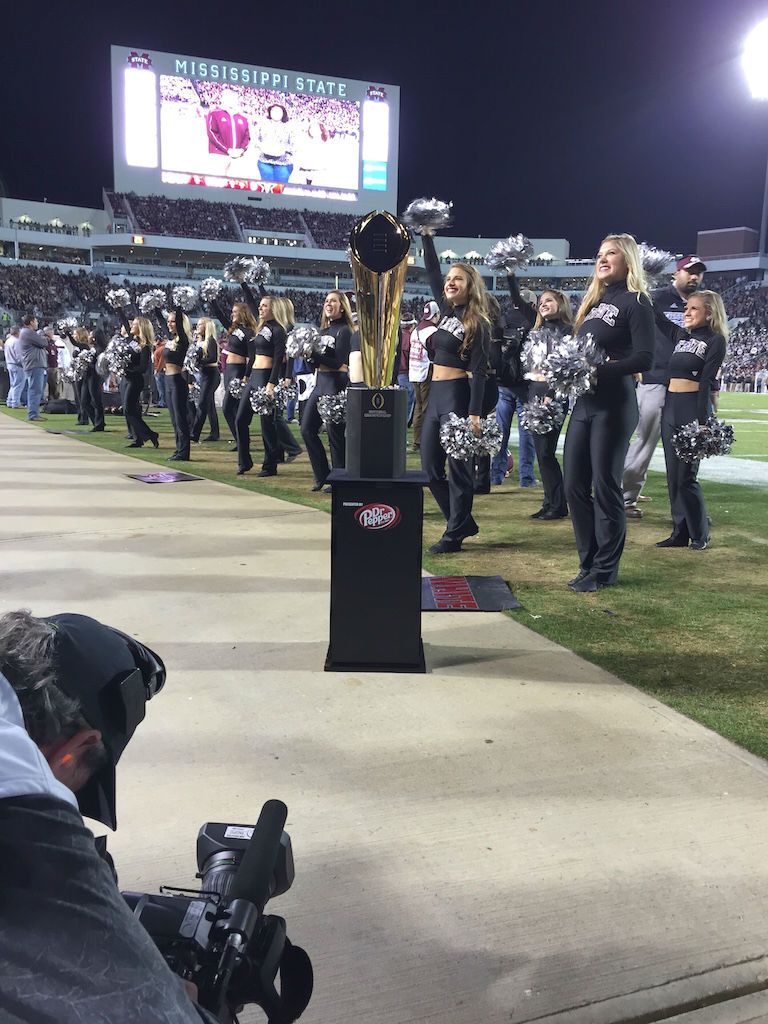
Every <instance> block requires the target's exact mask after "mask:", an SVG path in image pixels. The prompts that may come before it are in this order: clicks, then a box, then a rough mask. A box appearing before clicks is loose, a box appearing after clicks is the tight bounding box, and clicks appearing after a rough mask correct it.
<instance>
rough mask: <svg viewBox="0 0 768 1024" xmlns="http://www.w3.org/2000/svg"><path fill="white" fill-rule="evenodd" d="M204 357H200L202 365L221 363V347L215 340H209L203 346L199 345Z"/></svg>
mask: <svg viewBox="0 0 768 1024" xmlns="http://www.w3.org/2000/svg"><path fill="white" fill-rule="evenodd" d="M198 348H199V349H200V351H201V353H202V355H201V356H200V365H201V366H209V365H212V364H218V362H219V345H218V342H217V341H216V339H215V338H209V339H208V340H207V341H205V342H203V344H202V345H200V344H198Z"/></svg>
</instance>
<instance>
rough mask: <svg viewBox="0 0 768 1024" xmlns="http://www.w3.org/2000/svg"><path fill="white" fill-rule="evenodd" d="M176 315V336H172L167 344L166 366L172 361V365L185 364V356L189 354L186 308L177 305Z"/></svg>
mask: <svg viewBox="0 0 768 1024" xmlns="http://www.w3.org/2000/svg"><path fill="white" fill-rule="evenodd" d="M173 312H174V314H175V316H176V337H175V338H171V340H170V341H169V342H167V343H166V346H165V364H166V366H167V365H168V364H169V363H170V365H171V366H183V365H184V357H185V356H186V354H187V349H188V348H189V338H188V337H187V332H186V331H185V330H184V310H183V309H182V308H181V307H180V306H177V307H176V308H175V309H174V311H173Z"/></svg>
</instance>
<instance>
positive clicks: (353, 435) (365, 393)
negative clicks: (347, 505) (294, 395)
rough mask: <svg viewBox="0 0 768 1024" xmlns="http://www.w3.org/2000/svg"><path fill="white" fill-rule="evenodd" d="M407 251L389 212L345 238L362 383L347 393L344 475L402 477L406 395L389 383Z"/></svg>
mask: <svg viewBox="0 0 768 1024" xmlns="http://www.w3.org/2000/svg"><path fill="white" fill-rule="evenodd" d="M410 247H411V238H410V235H409V234H408V229H407V228H406V227H405V226H404V225H403V224H401V223H400V222H399V221H398V220H397V218H395V217H393V216H392V214H391V213H383V212H381V211H374V212H373V213H369V214H367V215H366V216H365V217H363V218H361V219H360V220H359V221H358V222H357V224H356V225H355V226H354V228H353V229H352V234H351V235H350V239H349V255H350V263H351V265H352V278H353V280H354V282H355V293H356V296H357V315H358V321H359V322H358V330H359V333H360V355H361V357H362V372H363V384H364V386H363V387H351V388H350V389H349V390H348V391H347V461H346V464H347V471H348V472H349V474H350V476H357V477H368V478H377V479H391V478H396V477H401V476H402V475H403V474H404V473H405V447H406V426H407V418H408V396H407V394H406V392H405V391H403V390H397V389H394V388H392V387H391V385H392V382H393V371H394V368H395V357H396V355H397V342H398V334H399V330H400V303H401V301H402V297H403V288H404V287H405V274H406V271H407V269H408V252H409V250H410ZM350 369H352V367H350Z"/></svg>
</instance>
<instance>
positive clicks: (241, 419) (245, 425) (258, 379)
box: [235, 368, 279, 472]
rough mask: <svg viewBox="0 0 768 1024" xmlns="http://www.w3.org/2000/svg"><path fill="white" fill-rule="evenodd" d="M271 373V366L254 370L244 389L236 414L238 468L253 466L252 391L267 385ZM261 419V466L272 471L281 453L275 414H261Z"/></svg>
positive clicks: (275, 467)
mask: <svg viewBox="0 0 768 1024" xmlns="http://www.w3.org/2000/svg"><path fill="white" fill-rule="evenodd" d="M271 374H272V370H271V369H270V368H267V369H264V370H253V372H252V373H251V379H250V380H249V381H248V385H247V387H246V388H245V389H244V390H243V394H242V396H241V398H240V405H239V406H238V408H237V414H236V415H235V437H236V438H237V468H238V469H245V470H247V469H251V468H252V467H253V459H252V458H251V420H252V419H253V409H252V407H251V391H256V389H257V388H263V387H265V386H266V384H267V382H268V381H269V378H270V376H271ZM259 419H260V420H261V439H262V441H263V442H264V461H263V463H262V466H261V468H262V469H266V470H268V471H269V472H272V470H275V469H277V459H278V454H279V448H278V444H277V425H276V424H275V414H274V413H270V414H269V416H260V417H259Z"/></svg>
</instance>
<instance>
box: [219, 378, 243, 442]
mask: <svg viewBox="0 0 768 1024" xmlns="http://www.w3.org/2000/svg"><path fill="white" fill-rule="evenodd" d="M244 376H245V363H226V364H225V366H224V398H223V399H222V400H221V411H222V414H223V416H224V419H225V420H226V421H227V426H228V427H229V432H230V433H231V434H232V437H233V438H234V439H235V440H237V427H236V426H235V416H237V407H238V405H239V404H240V403H239V401H238V399H236V398H233V397H232V395H230V393H229V385H230V384H231V383H232V381H233V380H239V379H240V378H241V377H244Z"/></svg>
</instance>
